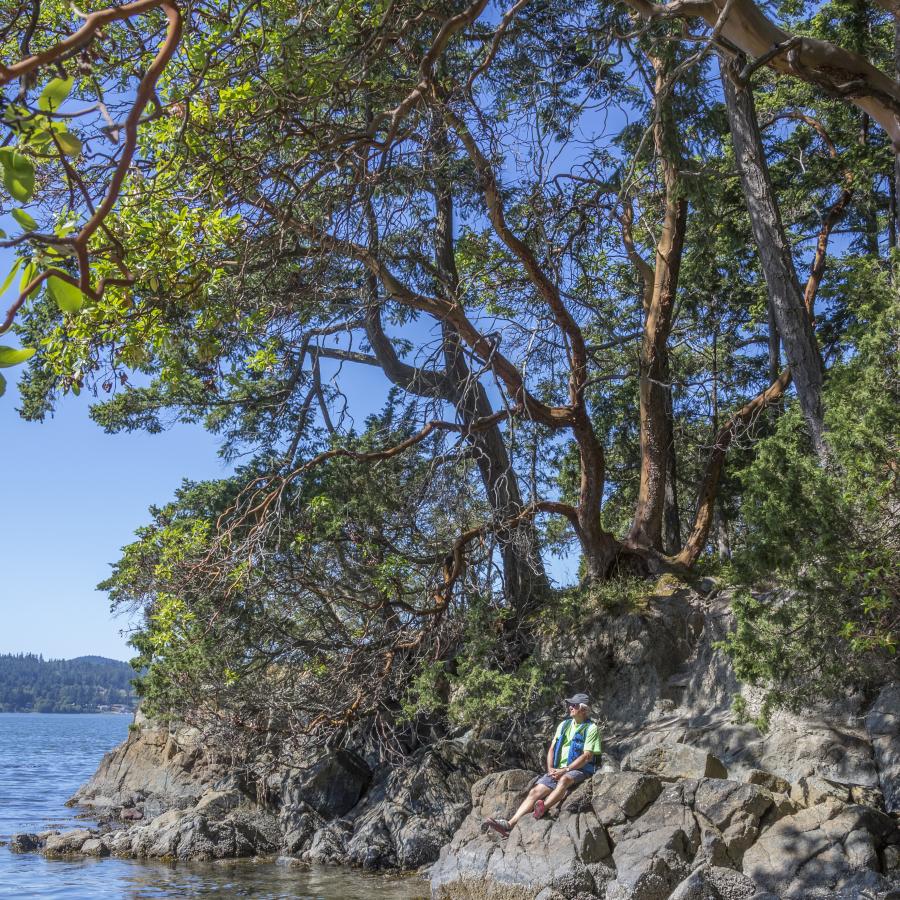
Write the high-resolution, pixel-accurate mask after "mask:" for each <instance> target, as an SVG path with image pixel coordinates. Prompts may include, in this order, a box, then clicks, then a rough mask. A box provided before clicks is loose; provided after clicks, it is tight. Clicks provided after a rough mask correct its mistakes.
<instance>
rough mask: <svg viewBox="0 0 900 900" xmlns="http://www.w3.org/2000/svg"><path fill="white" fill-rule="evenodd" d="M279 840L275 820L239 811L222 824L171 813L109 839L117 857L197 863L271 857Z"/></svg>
mask: <svg viewBox="0 0 900 900" xmlns="http://www.w3.org/2000/svg"><path fill="white" fill-rule="evenodd" d="M279 840H280V835H279V831H278V828H277V825H276V822H275V819H274V817H273V816H271V815H269V814H266V813H263V812H259V811H256V812H253V811H249V810H240V809H239V810H235V811H233V812H231V813H229V814H228V815H227V816H226V817H225V818H224V819H222V820H213V819H210V818H209V817H208V816H206V815H204V814H203V813H198V812H196V811H195V810H181V809H170V810H168V811H167V812H165V813H163V814H162V815H160V816H157V817H156V818H155V819H153V820H152V821H150V822H148V823H146V824H142V825H137V826H134V827H133V828H131V829H128V830H126V831H120V832H116V833H115V834H113V835H111V836H109V838H108V841H109V847H110V850H111V852H112V853H113V855H116V856H132V857H136V858H159V859H181V860H194V861H202V860H212V859H229V858H233V857H238V856H257V855H264V854H270V853H274V852H275V851H276V850H277V849H278V844H279Z"/></svg>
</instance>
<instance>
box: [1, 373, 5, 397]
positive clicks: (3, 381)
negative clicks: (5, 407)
mask: <svg viewBox="0 0 900 900" xmlns="http://www.w3.org/2000/svg"><path fill="white" fill-rule="evenodd" d="M5 393H6V379H5V378H4V377H3V376H2V375H0V397H2V396H3V395H4V394H5Z"/></svg>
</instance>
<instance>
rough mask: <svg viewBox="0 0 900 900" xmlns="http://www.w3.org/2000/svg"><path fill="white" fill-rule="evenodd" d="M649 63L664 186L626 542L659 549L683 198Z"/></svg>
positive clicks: (672, 140)
mask: <svg viewBox="0 0 900 900" xmlns="http://www.w3.org/2000/svg"><path fill="white" fill-rule="evenodd" d="M654 64H655V65H656V69H657V76H656V90H657V98H658V102H659V103H661V104H662V108H660V109H658V110H657V123H656V125H655V127H654V136H655V141H656V152H657V155H658V156H659V159H660V165H661V167H662V172H663V180H664V182H665V192H666V194H665V214H664V216H663V226H662V232H661V233H660V236H659V241H658V243H657V246H656V266H655V268H654V270H653V292H652V294H651V295H650V302H649V305H648V306H647V309H646V311H645V318H644V336H643V340H642V342H641V360H640V366H641V369H640V372H641V374H640V415H641V422H640V429H641V432H640V434H641V469H640V483H639V485H638V498H637V505H636V507H635V512H634V521H633V522H632V525H631V530H630V531H629V534H628V543H629V544H632V545H634V546H637V547H644V548H648V549H653V550H662V546H663V540H662V532H663V511H664V507H665V498H666V474H667V471H668V468H669V455H670V449H671V442H672V429H671V423H670V420H669V411H668V405H669V386H668V383H667V381H668V377H669V349H668V342H669V334H670V332H671V330H672V311H673V308H674V305H675V294H676V291H677V289H678V271H679V269H680V267H681V255H682V249H683V246H684V233H685V228H686V225H687V200H685V199H684V198H683V197H682V196H681V178H680V172H679V164H678V159H679V156H680V154H679V152H678V149H677V143H678V142H677V135H676V132H675V124H674V122H673V121H672V118H671V114H670V111H669V109H668V105H667V103H666V101H665V98H664V97H663V96H662V93H663V83H664V82H665V80H666V73H667V69H666V66H665V64H664V63H662V62H656V63H654Z"/></svg>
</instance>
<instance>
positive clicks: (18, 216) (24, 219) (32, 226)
mask: <svg viewBox="0 0 900 900" xmlns="http://www.w3.org/2000/svg"><path fill="white" fill-rule="evenodd" d="M12 217H13V218H14V219H15V220H16V221H17V222H18V223H19V224H20V225H21V226H22V227H23V228H24V229H25V230H26V231H37V227H38V223H37V222H35V221H34V219H33V218H32V217H31V216H30V215H29V214H28V213H27V212H25V210H24V209H14V210H13V211H12Z"/></svg>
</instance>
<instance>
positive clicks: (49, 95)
mask: <svg viewBox="0 0 900 900" xmlns="http://www.w3.org/2000/svg"><path fill="white" fill-rule="evenodd" d="M74 83H75V79H74V78H53V79H51V80H50V81H49V82H48V83H47V86H46V87H45V88H44V90H43V91H41V96H40V97H38V109H40V110H41V111H42V112H56V110H58V109H59V108H60V106H62V104H63V101H64V100H65V99H66V97H68V96H69V93H70V92H71V90H72V85H73V84H74Z"/></svg>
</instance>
